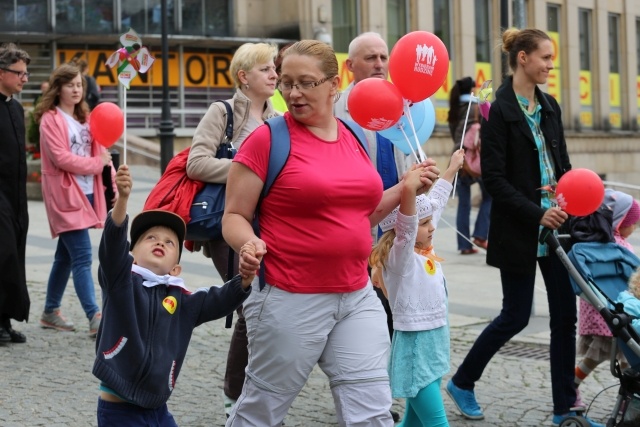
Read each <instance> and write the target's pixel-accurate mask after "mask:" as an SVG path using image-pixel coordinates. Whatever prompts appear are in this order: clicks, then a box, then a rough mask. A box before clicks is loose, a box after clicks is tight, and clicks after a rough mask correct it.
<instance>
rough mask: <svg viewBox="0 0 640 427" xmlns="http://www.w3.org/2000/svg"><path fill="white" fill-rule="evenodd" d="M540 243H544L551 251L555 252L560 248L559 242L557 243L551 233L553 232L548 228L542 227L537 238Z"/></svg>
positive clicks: (556, 239)
mask: <svg viewBox="0 0 640 427" xmlns="http://www.w3.org/2000/svg"><path fill="white" fill-rule="evenodd" d="M538 241H539V242H540V243H546V244H547V245H549V247H550V248H551V250H552V251H554V252H555V251H556V250H557V249H558V247H559V246H560V242H558V238H557V237H556V236H555V234H554V233H553V230H552V229H550V228H549V227H543V228H542V231H540V237H539V238H538Z"/></svg>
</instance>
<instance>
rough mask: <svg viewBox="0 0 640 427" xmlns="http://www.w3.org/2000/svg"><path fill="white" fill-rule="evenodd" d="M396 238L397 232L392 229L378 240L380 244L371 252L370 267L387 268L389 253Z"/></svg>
mask: <svg viewBox="0 0 640 427" xmlns="http://www.w3.org/2000/svg"><path fill="white" fill-rule="evenodd" d="M395 238H396V232H395V230H394V229H391V230H389V231H387V232H385V233H384V234H383V235H382V237H380V239H378V243H376V244H375V246H374V247H373V249H372V250H371V254H369V267H371V268H374V267H377V268H381V269H384V268H385V266H386V264H387V259H388V258H389V252H390V251H391V247H392V246H393V239H395Z"/></svg>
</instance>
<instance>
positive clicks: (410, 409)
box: [398, 378, 449, 427]
mask: <svg viewBox="0 0 640 427" xmlns="http://www.w3.org/2000/svg"><path fill="white" fill-rule="evenodd" d="M441 382H442V378H438V379H437V380H435V381H434V382H432V383H431V384H429V385H428V386H426V387H425V388H423V389H422V390H420V391H419V392H418V394H417V395H416V397H410V398H408V399H407V405H406V408H405V413H404V417H402V422H401V423H400V424H398V427H421V426H428V427H449V421H448V420H447V413H446V412H445V410H444V402H443V401H442V394H441V393H440V383H441Z"/></svg>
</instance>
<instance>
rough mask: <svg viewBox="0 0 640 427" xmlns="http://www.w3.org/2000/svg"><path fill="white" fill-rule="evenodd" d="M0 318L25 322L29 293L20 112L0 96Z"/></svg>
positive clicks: (26, 219)
mask: <svg viewBox="0 0 640 427" xmlns="http://www.w3.org/2000/svg"><path fill="white" fill-rule="evenodd" d="M0 145H1V146H2V150H0V238H1V240H2V244H0V265H1V266H2V280H0V315H2V316H6V317H9V318H11V319H15V320H17V321H19V322H21V321H23V320H29V308H30V306H31V301H30V300H29V291H28V289H27V280H26V275H25V251H26V247H27V230H28V228H29V213H28V211H27V160H26V150H25V129H24V110H23V109H22V106H21V105H20V103H19V102H18V101H16V100H15V99H14V98H7V97H6V96H5V95H3V94H1V93H0Z"/></svg>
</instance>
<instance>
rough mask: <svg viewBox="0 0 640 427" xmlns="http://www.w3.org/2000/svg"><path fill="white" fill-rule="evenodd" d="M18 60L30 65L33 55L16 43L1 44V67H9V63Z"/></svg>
mask: <svg viewBox="0 0 640 427" xmlns="http://www.w3.org/2000/svg"><path fill="white" fill-rule="evenodd" d="M18 61H22V62H24V63H25V64H27V65H29V63H30V62H31V57H30V56H29V54H28V53H27V52H25V51H24V50H22V49H18V46H16V45H15V44H14V43H5V44H3V45H1V46H0V68H8V67H9V65H11V64H15V63H16V62H18Z"/></svg>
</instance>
